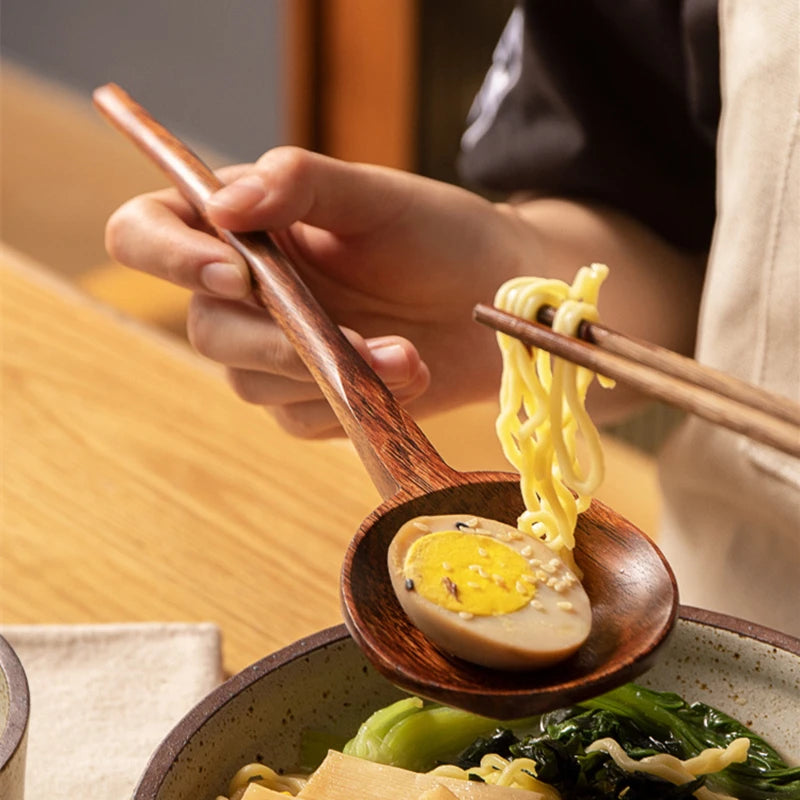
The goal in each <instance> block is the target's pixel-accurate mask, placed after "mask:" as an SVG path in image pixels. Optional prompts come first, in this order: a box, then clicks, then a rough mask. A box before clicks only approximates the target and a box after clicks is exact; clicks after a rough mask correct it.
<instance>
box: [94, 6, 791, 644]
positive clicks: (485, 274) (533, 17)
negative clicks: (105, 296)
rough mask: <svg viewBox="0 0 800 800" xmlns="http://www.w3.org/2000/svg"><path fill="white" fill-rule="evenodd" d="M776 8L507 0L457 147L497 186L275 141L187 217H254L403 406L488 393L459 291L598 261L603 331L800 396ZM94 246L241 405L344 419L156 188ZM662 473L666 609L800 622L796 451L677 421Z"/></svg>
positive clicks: (597, 405)
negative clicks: (171, 308)
mask: <svg viewBox="0 0 800 800" xmlns="http://www.w3.org/2000/svg"><path fill="white" fill-rule="evenodd" d="M556 6H557V7H556ZM797 11H798V10H797V4H796V3H792V2H791V1H790V0H785V1H784V0H780V1H779V2H777V1H776V2H775V3H770V4H759V8H758V9H753V8H743V7H742V5H741V4H735V3H732V2H726V0H721V3H720V7H719V10H718V9H717V7H716V4H715V3H714V2H712V1H711V0H687V2H685V3H683V4H675V3H674V2H667V1H666V0H663V2H655V3H653V2H649V3H645V2H631V3H626V4H618V3H609V2H602V0H584V1H583V2H579V0H570V2H565V3H561V4H544V3H536V2H526V3H522V4H520V5H519V6H518V7H517V8H516V9H515V11H514V13H513V14H512V16H511V19H510V20H509V23H508V25H507V27H506V29H505V31H504V34H503V36H502V38H501V41H500V43H499V45H498V47H497V50H496V53H495V58H494V63H493V65H492V67H491V69H490V71H489V74H488V75H487V79H486V82H485V84H484V87H483V88H482V90H481V92H480V94H479V96H478V98H477V99H476V103H475V105H474V107H473V110H472V112H471V115H470V117H471V118H470V121H469V126H468V128H467V130H466V132H465V135H464V141H463V152H462V155H461V167H462V171H463V174H464V175H465V180H466V181H468V182H481V183H482V184H483V185H484V186H488V187H490V188H493V189H495V190H500V191H502V192H504V193H505V196H504V199H502V200H500V201H493V200H489V199H487V198H486V197H485V196H482V195H480V194H478V193H476V192H474V191H472V190H470V189H467V188H463V187H459V186H455V185H449V184H444V183H441V182H437V181H435V180H431V179H428V178H424V177H421V176H418V175H413V174H409V173H404V172H400V171H396V170H391V169H387V168H382V167H377V166H374V165H366V164H354V163H345V162H342V161H338V160H336V159H333V158H329V157H326V156H324V155H321V154H317V153H312V152H308V151H304V150H301V149H298V148H292V147H277V148H274V149H272V150H270V151H268V152H267V153H265V154H264V155H263V156H262V157H261V158H259V159H258V161H257V162H256V163H254V164H251V165H238V166H234V167H230V168H228V169H226V170H223V171H221V173H220V174H221V177H222V178H223V181H224V182H225V183H226V186H225V187H224V188H223V189H221V190H220V191H219V192H217V193H216V194H215V195H214V196H213V197H212V198H211V199H210V201H209V202H208V205H207V208H206V213H207V215H208V217H209V218H210V220H211V221H212V222H213V223H214V224H216V225H218V226H221V227H223V228H228V229H232V230H235V231H245V230H253V229H265V230H267V231H269V232H270V233H271V234H272V235H273V237H274V238H275V240H276V242H277V243H278V245H279V246H280V247H281V248H282V249H283V250H284V252H285V253H286V254H287V255H288V256H289V257H290V259H291V260H292V261H293V262H294V264H295V265H296V267H297V269H298V271H299V272H300V273H301V275H302V276H303V278H304V279H305V280H306V282H307V283H308V285H309V287H310V288H311V290H312V292H313V293H314V294H315V295H316V296H317V297H318V299H319V300H320V301H321V302H322V304H323V305H324V306H325V307H326V309H327V311H328V312H329V314H330V315H331V317H332V318H333V320H334V321H335V322H336V323H337V324H340V325H341V326H342V327H343V329H344V330H345V333H346V335H347V336H348V338H349V339H350V341H351V342H352V343H353V345H354V346H355V347H356V349H357V350H358V351H359V352H361V354H362V355H363V356H364V357H365V359H366V360H367V362H368V363H369V364H370V365H371V366H372V367H373V368H374V369H375V371H376V372H377V373H378V375H379V376H380V377H381V378H382V379H383V381H384V382H385V383H386V385H387V386H388V387H389V388H390V389H391V390H392V391H393V392H394V394H395V395H396V396H397V398H398V399H399V400H400V401H401V402H402V403H403V404H404V405H406V406H407V408H408V409H409V411H410V412H411V413H412V414H415V415H418V416H422V415H425V414H429V413H432V412H434V411H440V410H443V409H445V408H447V407H449V406H452V405H453V404H456V403H464V402H469V401H472V400H476V399H484V398H485V397H487V396H490V395H493V394H495V393H496V391H497V387H498V386H499V374H500V356H499V352H498V349H497V347H496V344H495V341H494V337H492V336H487V335H486V331H485V329H482V328H481V326H477V325H475V324H474V323H473V322H472V321H471V313H472V308H473V306H474V305H475V303H477V302H491V298H492V297H493V296H494V292H495V291H496V289H497V288H498V287H499V286H500V284H501V283H503V282H504V281H505V280H507V279H509V278H511V277H514V276H517V275H526V274H535V275H547V276H551V277H557V278H561V279H563V280H566V281H568V282H571V280H572V278H573V276H574V274H575V272H576V270H577V268H578V267H579V266H581V265H583V264H587V263H590V262H593V261H602V262H604V263H607V264H608V265H609V266H610V268H611V277H610V278H609V279H608V281H607V282H606V285H605V286H604V288H603V293H602V299H601V313H602V317H603V321H604V322H605V323H606V324H608V325H609V326H611V327H614V328H616V329H618V330H621V331H624V332H625V333H627V334H628V335H632V336H636V337H639V338H642V339H645V340H648V341H651V342H654V343H657V344H659V345H662V346H664V347H667V348H669V349H672V350H675V351H677V352H681V353H692V352H695V351H696V353H697V357H698V358H699V359H700V360H702V361H704V362H705V363H708V364H710V365H713V366H716V367H717V368H720V369H723V370H725V371H727V372H730V373H732V374H737V375H738V376H739V377H742V378H744V379H745V380H750V381H757V382H759V383H761V384H762V385H764V386H765V387H766V388H768V389H770V390H772V391H775V392H778V393H781V394H785V395H787V396H789V397H793V398H795V399H800V359H798V358H797V345H798V343H800V314H798V312H797V310H798V306H799V305H800V278H798V275H800V270H798V241H799V238H798V225H797V220H798V219H800V214H798V213H797V211H798V203H799V202H800V200H799V199H798V195H800V176H798V174H797V173H798V170H800V154H798V151H800V148H798V147H797V144H798V127H797V125H798V123H797V116H796V113H795V111H794V109H796V106H797V100H798V98H799V97H800V86H799V85H798V84H799V83H800V82H799V81H798V76H797V70H796V69H793V66H794V65H796V63H797V62H796V59H797V41H796V39H797V37H796V36H793V34H792V32H793V31H795V32H796V30H797V25H798V19H797ZM718 20H719V27H718V22H717V21H718ZM720 30H721V32H722V34H721V38H722V43H723V47H722V51H721V55H720V50H719V48H718V40H719V37H720ZM720 75H721V76H722V82H721V83H722V87H723V92H722V110H721V111H720V89H719V86H720V80H719V79H720ZM753 107H755V108H756V109H757V113H753V112H752V108H753ZM718 124H719V130H717V128H718ZM106 238H107V247H108V250H109V253H110V254H111V255H112V257H114V258H115V259H117V260H118V261H120V262H122V263H125V264H128V265H129V266H131V267H133V268H136V269H139V270H143V271H145V272H149V273H152V274H154V275H157V276H159V277H162V278H165V279H167V280H170V281H173V282H174V283H176V284H178V285H180V286H184V287H187V288H189V289H191V290H192V291H193V293H194V294H193V297H192V302H191V305H190V310H189V315H188V335H189V338H190V341H191V342H192V344H193V345H194V347H195V348H196V349H197V350H198V351H199V352H200V353H202V354H204V355H205V356H208V357H209V358H212V359H215V360H217V361H219V362H221V363H223V364H224V365H226V367H227V373H228V376H229V379H230V382H231V384H232V386H233V388H234V390H235V391H236V392H237V393H238V394H239V395H240V396H241V397H242V398H243V399H244V400H246V401H249V402H252V403H258V404H261V405H263V406H265V407H267V408H269V409H270V411H271V412H272V413H273V414H274V415H275V417H276V419H277V420H278V421H279V422H280V423H281V425H283V426H284V427H285V428H286V429H287V430H289V431H291V432H292V433H294V434H295V435H297V436H300V437H320V436H330V435H336V434H337V433H340V429H339V426H338V422H337V420H336V418H335V416H334V415H333V412H332V411H331V409H330V408H329V407H328V405H327V403H326V402H325V400H324V399H323V398H322V396H321V394H320V392H319V390H318V389H317V387H316V385H315V384H314V383H313V381H312V380H311V378H310V376H309V375H308V373H307V372H306V370H305V368H304V367H303V366H302V364H301V363H300V361H299V359H298V357H297V356H296V355H295V354H294V352H293V351H292V349H291V347H290V346H289V345H288V343H287V342H286V341H285V339H284V338H283V337H282V335H281V334H280V333H279V331H278V329H277V327H276V326H275V324H274V323H273V321H272V320H270V318H269V317H268V315H267V314H265V312H263V311H262V310H261V309H260V308H258V307H257V306H256V305H255V304H254V303H253V302H252V301H251V299H250V296H249V281H248V276H247V269H246V266H245V264H244V262H243V261H242V259H241V257H240V256H239V255H238V254H237V253H236V252H235V251H234V250H232V249H231V248H230V247H228V246H227V245H225V244H223V243H222V242H221V241H219V240H217V239H216V238H214V237H213V236H212V235H211V234H210V233H209V232H208V230H207V227H206V225H205V224H204V223H203V221H202V220H201V219H200V218H199V216H198V214H196V213H195V212H194V211H193V210H192V209H191V208H190V207H189V206H188V205H187V203H186V202H184V201H183V200H182V199H181V198H180V197H179V196H178V195H177V193H176V192H174V191H160V192H155V193H151V194H148V195H143V196H140V197H137V198H134V199H133V200H131V201H129V202H128V203H126V204H125V205H123V206H122V207H121V208H120V209H119V210H118V211H116V212H115V213H114V215H113V216H112V217H111V218H110V220H109V222H108V225H107V232H106ZM701 299H702V306H701ZM698 318H700V324H699V327H698ZM696 339H697V341H696ZM455 385H457V386H458V391H457V392H454V391H453V386H455ZM590 402H591V404H592V414H593V416H594V418H595V419H596V420H597V421H599V422H603V421H606V420H610V419H615V418H619V416H620V415H622V414H625V413H627V412H628V411H629V410H630V409H631V408H633V407H635V405H636V404H637V403H639V402H640V398H638V397H637V396H636V395H635V393H633V392H631V391H629V390H627V389H625V387H623V386H622V385H619V386H618V387H617V389H615V391H614V392H600V393H597V394H594V395H592V396H591V398H590ZM662 473H663V477H662V483H663V488H664V505H665V514H664V525H663V530H662V531H661V534H660V536H661V539H660V541H661V543H662V546H663V547H664V549H665V551H666V554H667V556H668V558H669V559H670V561H671V563H672V564H673V566H674V568H675V571H676V574H677V577H678V581H679V586H680V590H681V595H682V599H683V600H684V602H689V603H691V604H694V605H699V606H703V607H707V608H711V609H715V610H721V611H724V612H727V613H731V614H735V615H737V616H741V617H744V618H746V619H749V620H753V621H756V622H761V623H763V624H766V625H769V626H772V627H775V628H778V629H781V630H784V631H787V632H792V633H794V634H796V635H800V621H799V620H800V615H798V614H797V609H798V608H800V580H799V579H798V574H797V573H798V568H800V535H798V534H800V464H798V460H797V459H793V458H791V457H790V456H785V454H782V453H778V452H777V451H775V450H772V449H770V448H768V447H766V446H761V445H758V444H756V443H754V442H750V441H748V440H746V439H745V438H744V437H741V436H737V435H734V434H732V433H730V432H729V431H725V430H723V429H721V428H717V427H714V426H711V425H709V424H707V423H703V422H701V421H700V420H697V419H690V420H689V421H688V422H687V423H686V424H685V425H684V426H682V428H681V430H680V431H679V432H678V433H677V434H676V435H675V436H674V437H673V438H672V440H670V442H669V443H668V444H667V447H666V449H665V453H664V456H663V470H662Z"/></svg>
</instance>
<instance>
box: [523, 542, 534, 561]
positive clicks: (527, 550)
mask: <svg viewBox="0 0 800 800" xmlns="http://www.w3.org/2000/svg"><path fill="white" fill-rule="evenodd" d="M520 553H522V555H523V556H525V558H528V556H530V555H531V554H532V553H533V548H532V547H531V546H530V545H529V544H526V545H525V547H523V548H522V549H521V550H520Z"/></svg>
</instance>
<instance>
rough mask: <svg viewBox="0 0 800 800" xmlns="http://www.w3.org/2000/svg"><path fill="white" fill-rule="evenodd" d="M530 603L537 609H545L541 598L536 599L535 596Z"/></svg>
mask: <svg viewBox="0 0 800 800" xmlns="http://www.w3.org/2000/svg"><path fill="white" fill-rule="evenodd" d="M530 605H531V606H532V607H533V608H535V609H536V610H537V611H544V603H543V602H542V601H541V600H536V599H535V598H534V599H533V600H531V602H530Z"/></svg>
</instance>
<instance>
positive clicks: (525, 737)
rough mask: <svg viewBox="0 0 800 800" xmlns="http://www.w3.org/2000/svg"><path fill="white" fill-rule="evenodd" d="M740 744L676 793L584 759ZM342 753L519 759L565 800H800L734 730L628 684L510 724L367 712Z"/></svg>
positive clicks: (796, 775)
mask: <svg viewBox="0 0 800 800" xmlns="http://www.w3.org/2000/svg"><path fill="white" fill-rule="evenodd" d="M742 736H745V737H747V738H748V739H749V740H750V751H749V755H748V758H747V761H746V762H744V763H743V764H733V765H731V766H729V767H727V768H726V769H724V770H722V771H720V772H718V773H715V774H713V775H709V776H707V777H705V776H701V777H698V778H697V779H696V780H693V781H691V782H688V783H685V784H682V785H680V786H676V785H674V784H672V783H669V782H667V781H665V780H663V779H661V778H658V777H655V776H653V775H648V774H645V773H643V772H634V773H629V772H627V771H626V770H623V769H621V768H620V767H618V766H617V765H616V763H615V762H614V760H613V759H612V758H611V756H610V755H608V754H607V753H605V752H602V751H596V752H591V753H587V752H586V747H587V746H588V745H589V744H591V743H592V742H594V741H596V740H598V739H603V738H607V737H610V738H613V739H615V740H616V741H617V742H619V744H620V745H621V746H622V747H623V748H624V750H625V751H626V752H627V753H628V755H629V756H630V757H631V758H634V759H637V760H638V759H641V758H644V757H645V756H648V755H654V754H656V753H668V754H670V755H673V756H676V757H678V758H681V759H686V758H691V757H693V756H696V755H698V754H699V753H700V752H701V751H702V750H705V749H707V748H710V747H726V746H727V745H728V744H730V743H731V742H732V741H733V740H734V739H737V738H739V737H742ZM344 752H345V753H348V754H350V755H355V756H360V757H362V758H367V759H370V760H372V761H378V762H380V763H384V764H392V765H394V766H399V767H404V768H405V769H411V770H415V771H417V772H424V771H427V770H429V769H432V768H433V767H434V766H436V765H437V764H440V763H455V764H458V765H459V766H460V767H462V768H464V769H468V768H469V767H471V766H476V765H477V764H479V763H480V760H481V758H482V757H483V756H484V755H486V754H487V753H499V754H500V755H503V756H505V757H507V758H509V757H521V756H525V757H528V758H531V759H533V761H534V762H535V763H536V776H537V777H538V778H539V779H540V780H542V781H544V782H546V783H549V784H551V785H552V786H554V787H555V788H556V789H558V790H559V791H560V792H561V793H562V795H563V796H564V797H569V798H572V800H611V799H612V798H620V797H624V798H625V800H683V799H684V798H692V797H693V795H694V792H695V791H697V789H698V788H700V787H701V786H703V785H707V786H708V787H709V788H710V789H712V790H714V791H718V792H721V793H726V794H729V795H733V796H734V797H737V798H739V800H800V767H790V766H789V765H788V764H786V763H785V761H783V759H782V758H781V757H780V755H779V754H778V753H777V752H776V751H775V749H774V748H773V747H771V746H770V745H769V744H767V742H765V741H764V740H763V739H762V738H761V737H759V736H757V735H756V734H754V733H753V732H751V731H749V730H748V729H747V728H745V726H744V725H742V724H741V723H740V722H738V721H736V720H735V719H733V718H732V717H729V716H728V715H726V714H724V713H723V712H721V711H719V710H717V709H714V708H712V707H711V706H707V705H704V704H702V703H693V704H691V705H690V704H688V703H686V702H685V701H684V700H683V699H682V698H681V697H680V696H679V695H677V694H674V693H672V692H656V691H653V690H651V689H646V688H644V687H641V686H637V685H635V684H627V685H625V686H622V687H620V688H618V689H615V690H613V691H611V692H608V693H607V694H604V695H601V696H600V697H597V698H594V699H592V700H588V701H585V702H583V703H579V704H577V705H574V706H571V707H569V708H565V709H560V710H558V711H555V712H551V713H548V714H544V715H541V716H537V717H532V718H528V719H524V720H516V721H514V722H510V723H509V722H505V723H503V722H499V721H497V720H491V719H488V718H486V717H481V716H477V715H475V714H470V713H468V712H466V711H459V710H457V709H452V708H447V707H445V706H440V705H424V704H423V703H422V701H421V700H419V699H418V698H407V699H404V700H400V701H398V702H397V703H394V704H393V705H391V706H388V707H387V708H384V709H381V710H380V711H377V712H375V713H374V714H373V715H372V716H371V717H370V718H369V719H368V720H367V721H366V722H365V723H364V724H363V725H362V726H361V728H360V729H359V731H358V733H357V734H356V736H355V737H354V738H353V739H351V740H350V741H349V742H348V743H347V745H346V746H345V747H344Z"/></svg>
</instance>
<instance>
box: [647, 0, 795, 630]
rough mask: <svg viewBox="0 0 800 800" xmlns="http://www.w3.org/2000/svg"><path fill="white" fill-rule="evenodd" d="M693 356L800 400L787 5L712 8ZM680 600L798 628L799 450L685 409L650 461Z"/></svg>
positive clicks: (789, 1)
mask: <svg viewBox="0 0 800 800" xmlns="http://www.w3.org/2000/svg"><path fill="white" fill-rule="evenodd" d="M720 30H721V50H722V63H721V69H722V71H721V81H722V117H721V124H720V133H719V141H718V184H717V206H718V208H717V215H718V216H717V223H716V227H715V231H714V240H713V245H712V251H711V257H710V265H709V272H708V278H707V281H706V286H705V293H704V297H703V305H702V310H701V318H700V328H699V334H698V348H697V358H698V360H699V361H701V362H703V363H706V364H709V365H711V366H714V367H717V368H718V369H721V370H723V371H725V372H728V373H731V374H734V375H738V376H739V377H740V378H742V379H744V380H746V381H749V382H751V383H756V384H760V385H761V386H763V387H764V388H766V389H768V390H770V391H772V392H775V393H777V394H781V395H784V396H786V397H789V398H791V399H793V400H795V401H796V402H800V2H799V0H761V2H750V3H737V2H733V0H722V2H721V4H720ZM661 474H662V487H663V491H664V500H665V503H664V509H665V518H664V524H663V530H662V536H663V538H662V539H661V541H662V543H663V547H664V550H665V554H666V555H667V557H668V558H669V560H670V562H671V563H672V565H673V567H674V569H675V572H676V575H677V578H678V583H679V586H680V591H681V599H682V600H683V601H684V602H687V603H690V604H692V605H698V606H703V607H707V608H712V609H715V610H719V611H723V612H727V613H730V614H734V615H736V616H739V617H743V618H745V619H749V620H752V621H755V622H760V623H761V624H764V625H768V626H771V627H773V628H777V629H780V630H784V631H786V632H789V633H792V634H794V635H796V636H800V460H798V459H797V458H793V457H791V456H788V455H785V454H783V453H780V452H778V451H776V450H774V449H772V448H770V447H768V446H766V445H761V444H758V443H756V442H753V441H750V440H748V439H747V438H745V437H743V436H739V435H736V434H733V433H731V432H729V431H726V430H724V429H722V428H719V427H715V426H713V425H711V424H709V423H705V422H703V421H702V420H699V419H697V418H692V419H689V420H688V421H687V423H686V424H685V425H684V426H683V427H682V429H681V430H680V431H679V432H678V434H677V435H676V436H675V437H674V438H673V440H672V441H670V442H669V443H668V446H667V447H666V449H665V452H664V454H663V458H662V473H661Z"/></svg>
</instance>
